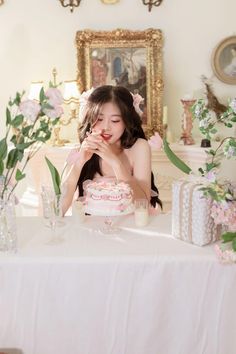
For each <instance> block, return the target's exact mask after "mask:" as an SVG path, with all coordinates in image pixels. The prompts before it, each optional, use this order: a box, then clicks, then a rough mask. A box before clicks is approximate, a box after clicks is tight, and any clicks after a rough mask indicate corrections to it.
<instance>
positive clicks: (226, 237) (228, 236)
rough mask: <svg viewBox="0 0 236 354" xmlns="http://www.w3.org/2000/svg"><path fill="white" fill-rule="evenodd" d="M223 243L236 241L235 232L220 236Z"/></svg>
mask: <svg viewBox="0 0 236 354" xmlns="http://www.w3.org/2000/svg"><path fill="white" fill-rule="evenodd" d="M221 237H222V239H223V242H224V243H226V242H231V241H233V239H235V241H236V232H225V233H224V234H222V235H221Z"/></svg>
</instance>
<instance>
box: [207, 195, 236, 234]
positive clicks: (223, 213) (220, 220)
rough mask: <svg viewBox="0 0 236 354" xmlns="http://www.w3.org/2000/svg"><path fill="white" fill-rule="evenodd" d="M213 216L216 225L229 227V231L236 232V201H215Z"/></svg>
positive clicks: (212, 209) (212, 210)
mask: <svg viewBox="0 0 236 354" xmlns="http://www.w3.org/2000/svg"><path fill="white" fill-rule="evenodd" d="M211 216H212V218H213V219H214V221H215V223H216V224H223V225H226V226H228V228H229V230H231V231H235V230H236V201H233V202H231V201H229V202H226V201H220V202H217V201H215V200H214V201H213V204H212V208H211Z"/></svg>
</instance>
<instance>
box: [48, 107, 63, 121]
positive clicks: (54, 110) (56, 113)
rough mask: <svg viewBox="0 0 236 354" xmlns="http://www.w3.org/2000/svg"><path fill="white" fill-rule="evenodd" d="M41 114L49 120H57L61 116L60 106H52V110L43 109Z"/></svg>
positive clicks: (61, 109)
mask: <svg viewBox="0 0 236 354" xmlns="http://www.w3.org/2000/svg"><path fill="white" fill-rule="evenodd" d="M43 112H44V113H45V114H46V115H47V116H48V117H49V118H51V119H56V118H59V117H60V116H61V115H62V114H63V112H64V111H63V108H62V107H61V106H54V108H52V109H44V110H43Z"/></svg>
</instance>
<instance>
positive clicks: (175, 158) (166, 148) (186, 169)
mask: <svg viewBox="0 0 236 354" xmlns="http://www.w3.org/2000/svg"><path fill="white" fill-rule="evenodd" d="M163 148H164V151H165V153H166V156H167V157H168V159H169V160H170V162H172V163H173V165H175V166H176V167H177V168H179V169H180V170H181V171H182V172H184V173H186V174H190V172H191V171H192V170H191V168H190V167H189V166H188V165H186V164H185V163H184V162H183V160H181V159H180V158H179V157H178V156H177V155H175V153H174V152H173V151H172V150H171V148H170V146H169V143H168V142H167V140H166V139H165V138H164V139H163Z"/></svg>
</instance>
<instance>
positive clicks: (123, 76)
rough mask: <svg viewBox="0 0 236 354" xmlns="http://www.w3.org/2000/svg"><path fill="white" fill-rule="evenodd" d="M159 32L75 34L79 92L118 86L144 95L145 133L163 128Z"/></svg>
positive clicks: (84, 32) (93, 32) (161, 130)
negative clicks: (100, 87)
mask: <svg viewBox="0 0 236 354" xmlns="http://www.w3.org/2000/svg"><path fill="white" fill-rule="evenodd" d="M162 42H163V40H162V33H161V31H160V30H159V29H152V28H150V29H146V30H144V31H131V30H124V29H116V30H113V31H92V30H84V31H78V32H77V33H76V46H77V70H78V71H77V72H78V74H77V81H78V87H79V89H80V92H81V93H82V92H84V91H86V90H88V89H90V88H92V87H94V88H95V87H98V86H101V85H106V84H107V85H121V86H124V87H126V88H127V89H129V90H130V92H132V93H133V94H135V93H139V94H140V95H141V96H142V97H143V98H144V103H143V106H142V112H143V113H142V121H143V128H144V130H145V132H146V134H147V136H150V135H152V134H153V133H154V132H155V131H158V132H159V134H160V135H163V127H162V97H163V79H162Z"/></svg>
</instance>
